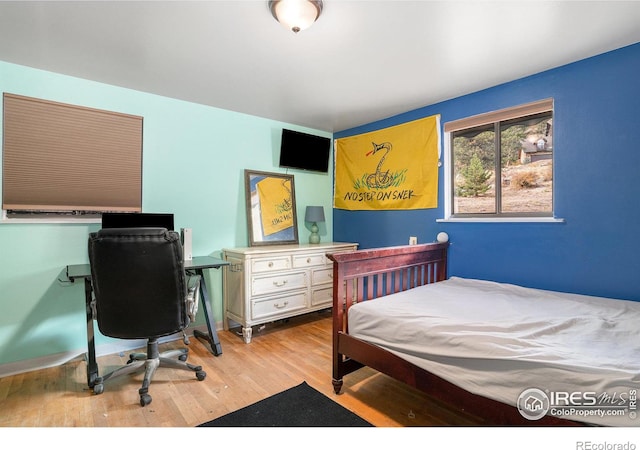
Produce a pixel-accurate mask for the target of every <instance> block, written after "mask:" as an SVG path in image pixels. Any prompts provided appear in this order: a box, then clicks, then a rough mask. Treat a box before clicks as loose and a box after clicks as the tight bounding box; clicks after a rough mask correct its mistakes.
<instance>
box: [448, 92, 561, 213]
mask: <svg viewBox="0 0 640 450" xmlns="http://www.w3.org/2000/svg"><path fill="white" fill-rule="evenodd" d="M444 130H445V133H446V138H445V139H446V140H447V144H448V154H449V165H448V167H447V170H449V176H448V177H447V179H448V186H447V190H448V195H447V196H446V197H447V199H446V201H447V203H448V204H447V206H446V208H445V209H446V214H447V217H451V218H474V217H489V218H509V217H511V218H514V217H552V216H553V100H551V99H548V100H543V101H540V102H535V103H530V104H526V105H521V106H517V107H514V108H509V109H504V110H500V111H493V112H490V113H487V114H482V115H479V116H474V117H470V118H466V119H461V120H457V121H454V122H449V123H447V124H445V126H444Z"/></svg>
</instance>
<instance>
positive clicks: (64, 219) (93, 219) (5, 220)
mask: <svg viewBox="0 0 640 450" xmlns="http://www.w3.org/2000/svg"><path fill="white" fill-rule="evenodd" d="M100 221H101V217H100V216H95V215H85V216H78V215H56V214H46V215H41V216H38V215H34V216H32V217H9V216H8V215H7V212H6V211H5V210H2V215H0V225H1V224H12V223H13V224H25V223H29V224H33V223H39V224H43V225H44V224H53V223H72V224H86V223H100Z"/></svg>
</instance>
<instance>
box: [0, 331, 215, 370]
mask: <svg viewBox="0 0 640 450" xmlns="http://www.w3.org/2000/svg"><path fill="white" fill-rule="evenodd" d="M194 330H200V331H202V332H205V333H206V332H208V330H207V326H206V325H201V326H197V327H194V328H188V329H187V335H188V336H189V337H190V338H192V339H196V338H194V337H193V331H194ZM178 339H182V333H176V334H172V335H171V336H165V337H163V338H160V341H159V342H160V343H161V344H162V343H164V342H170V341H175V340H178ZM146 345H147V341H146V340H144V339H135V340H121V341H114V342H110V343H108V344H102V345H99V346H97V347H96V357H100V356H105V355H112V354H115V353H120V352H128V351H130V350H134V349H138V348H144V347H146ZM74 359H81V360H85V361H86V360H87V349H86V348H83V349H80V350H74V351H68V352H62V353H56V354H54V355H47V356H41V357H38V358H32V359H25V360H22V361H16V362H11V363H6V364H0V378H3V377H8V376H10V375H17V374H19V373H25V372H32V371H34V370H41V369H48V368H50V367H57V366H61V365H62V364H65V363H67V362H69V361H72V360H74Z"/></svg>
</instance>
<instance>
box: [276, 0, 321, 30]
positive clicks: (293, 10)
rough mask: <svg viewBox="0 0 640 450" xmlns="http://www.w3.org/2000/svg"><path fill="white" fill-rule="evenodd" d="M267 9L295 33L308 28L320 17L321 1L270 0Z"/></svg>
mask: <svg viewBox="0 0 640 450" xmlns="http://www.w3.org/2000/svg"><path fill="white" fill-rule="evenodd" d="M269 9H271V14H273V17H275V19H276V20H277V21H278V22H280V23H281V24H282V26H284V27H285V28H287V29H288V30H291V31H293V32H294V33H297V32H298V31H301V30H305V29H307V28H309V27H310V26H311V25H312V24H313V22H315V21H316V20H317V19H318V17H320V13H321V12H322V1H314V0H271V1H270V2H269Z"/></svg>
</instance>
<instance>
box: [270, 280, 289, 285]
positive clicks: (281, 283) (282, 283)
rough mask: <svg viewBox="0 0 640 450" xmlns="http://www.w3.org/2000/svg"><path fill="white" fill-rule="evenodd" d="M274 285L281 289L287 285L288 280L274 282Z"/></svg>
mask: <svg viewBox="0 0 640 450" xmlns="http://www.w3.org/2000/svg"><path fill="white" fill-rule="evenodd" d="M273 284H274V285H276V286H278V287H281V286H284V285H285V284H287V280H280V281H274V282H273Z"/></svg>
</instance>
